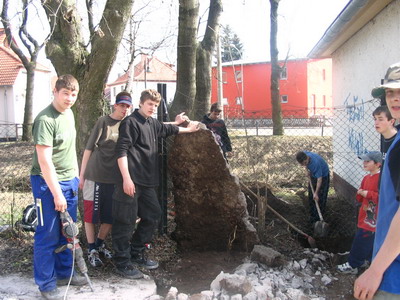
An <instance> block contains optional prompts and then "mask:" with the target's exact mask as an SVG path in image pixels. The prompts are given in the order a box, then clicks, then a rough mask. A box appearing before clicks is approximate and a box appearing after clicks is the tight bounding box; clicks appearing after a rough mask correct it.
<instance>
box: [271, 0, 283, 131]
mask: <svg viewBox="0 0 400 300" xmlns="http://www.w3.org/2000/svg"><path fill="white" fill-rule="evenodd" d="M270 3H271V14H270V19H271V35H270V51H271V104H272V123H273V130H272V133H273V135H283V134H284V133H283V123H282V108H281V101H280V96H279V78H280V71H281V69H280V67H279V64H278V53H279V52H278V47H277V34H278V6H279V0H270Z"/></svg>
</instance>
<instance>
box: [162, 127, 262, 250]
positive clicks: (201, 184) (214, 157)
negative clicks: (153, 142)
mask: <svg viewBox="0 0 400 300" xmlns="http://www.w3.org/2000/svg"><path fill="white" fill-rule="evenodd" d="M168 164H169V172H170V175H171V178H172V181H173V196H174V201H175V211H176V217H175V218H176V219H175V220H176V230H175V232H174V236H175V238H176V240H177V242H178V247H180V248H181V249H185V250H193V249H196V250H230V249H234V250H245V251H251V250H252V249H253V246H254V245H255V244H257V243H258V241H259V239H258V236H257V233H256V230H255V228H254V227H253V225H252V224H251V223H250V222H249V215H248V212H247V208H246V199H245V197H244V195H243V193H242V192H241V190H240V185H239V180H238V178H237V177H236V176H234V175H233V174H232V173H231V172H230V169H229V165H228V164H227V162H226V160H225V159H224V157H223V155H222V152H221V149H220V147H219V145H218V144H217V143H216V141H215V139H214V136H213V134H212V132H211V131H209V130H203V129H201V130H199V131H198V132H195V133H191V134H181V135H178V136H176V137H175V139H174V143H173V145H172V147H171V149H170V152H169V157H168Z"/></svg>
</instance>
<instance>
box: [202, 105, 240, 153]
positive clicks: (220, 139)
mask: <svg viewBox="0 0 400 300" xmlns="http://www.w3.org/2000/svg"><path fill="white" fill-rule="evenodd" d="M221 111H222V109H221V108H220V107H219V105H218V103H213V104H212V105H211V108H210V113H209V114H207V115H205V116H204V117H203V120H201V122H202V123H204V124H205V125H206V127H207V128H208V129H209V130H211V131H212V132H213V133H214V136H215V139H216V141H217V143H218V144H219V145H220V147H221V150H222V153H223V154H224V157H225V159H226V158H227V157H232V155H233V152H232V145H231V140H230V138H229V135H228V131H227V130H226V126H225V122H224V120H222V119H220V118H219V117H220V115H221Z"/></svg>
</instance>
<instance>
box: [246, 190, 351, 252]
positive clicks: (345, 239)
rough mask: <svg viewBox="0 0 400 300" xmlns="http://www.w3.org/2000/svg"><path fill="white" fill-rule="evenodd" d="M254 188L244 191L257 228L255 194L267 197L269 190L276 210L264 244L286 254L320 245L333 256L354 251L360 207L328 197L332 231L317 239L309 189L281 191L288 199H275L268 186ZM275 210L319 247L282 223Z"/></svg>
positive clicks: (270, 217)
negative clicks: (290, 250) (310, 211)
mask: <svg viewBox="0 0 400 300" xmlns="http://www.w3.org/2000/svg"><path fill="white" fill-rule="evenodd" d="M250 189H251V190H252V191H253V194H251V193H248V192H246V191H245V190H242V192H244V194H245V196H246V201H247V209H248V211H249V215H250V218H251V219H252V223H253V225H254V226H255V227H256V228H257V226H258V224H257V214H258V201H257V198H256V197H254V194H256V195H261V196H263V197H265V195H266V192H265V191H266V190H267V204H268V205H269V206H270V207H271V208H272V210H271V209H268V208H267V209H266V213H265V224H266V231H265V236H264V237H260V239H261V241H262V242H263V243H267V244H268V243H269V244H271V246H275V247H276V248H279V249H280V250H283V251H285V250H286V249H287V248H296V247H297V245H296V243H298V245H299V246H301V247H305V248H309V247H312V246H314V245H316V246H317V248H319V249H321V250H325V251H328V252H331V253H342V252H346V251H349V250H350V248H351V243H352V240H353V237H354V233H355V231H356V208H355V207H354V206H352V205H350V204H349V203H348V202H346V200H344V199H339V198H337V197H336V196H330V197H328V202H327V207H326V214H325V221H326V222H327V223H328V224H329V230H328V233H327V235H326V236H325V237H317V236H315V234H314V229H313V227H312V225H311V224H310V223H309V212H308V211H309V208H308V199H307V194H306V191H305V190H300V191H298V192H297V193H290V192H285V193H282V191H281V192H280V193H279V194H284V195H285V196H284V198H281V197H277V196H275V195H274V193H273V192H272V191H271V189H269V188H266V187H262V188H259V189H257V188H256V187H254V185H251V187H250ZM257 190H258V191H257ZM289 191H290V190H289ZM288 195H289V196H288ZM274 211H275V212H277V213H278V214H280V215H281V216H282V217H283V218H285V219H286V220H287V221H288V222H289V223H291V224H292V225H293V226H294V227H296V228H298V229H300V231H302V232H303V233H305V234H307V235H309V236H311V237H312V238H313V239H314V241H315V244H310V242H309V239H308V238H307V237H306V236H304V235H303V234H301V233H299V232H298V231H296V230H295V229H293V228H292V227H290V226H289V225H288V224H287V223H285V222H284V221H282V219H281V218H279V217H278V216H277V215H276V214H275V213H274ZM288 246H290V247H288ZM282 248H283V249H282Z"/></svg>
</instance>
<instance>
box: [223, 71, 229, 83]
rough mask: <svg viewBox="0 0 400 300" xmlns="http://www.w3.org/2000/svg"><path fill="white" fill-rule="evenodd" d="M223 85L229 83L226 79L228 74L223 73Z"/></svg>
mask: <svg viewBox="0 0 400 300" xmlns="http://www.w3.org/2000/svg"><path fill="white" fill-rule="evenodd" d="M222 83H228V79H227V77H226V72H222Z"/></svg>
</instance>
